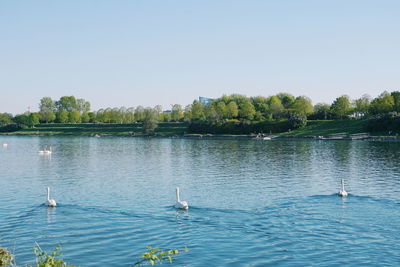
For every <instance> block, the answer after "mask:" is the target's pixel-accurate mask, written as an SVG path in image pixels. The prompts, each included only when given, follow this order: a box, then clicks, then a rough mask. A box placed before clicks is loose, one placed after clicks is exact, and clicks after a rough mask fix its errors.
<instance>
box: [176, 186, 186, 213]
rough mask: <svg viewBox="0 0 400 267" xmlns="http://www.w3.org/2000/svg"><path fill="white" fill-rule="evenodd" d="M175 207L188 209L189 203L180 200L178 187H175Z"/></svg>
mask: <svg viewBox="0 0 400 267" xmlns="http://www.w3.org/2000/svg"><path fill="white" fill-rule="evenodd" d="M175 208H177V209H184V210H187V209H189V205H188V203H187V202H186V201H181V199H180V197H179V187H177V188H176V203H175Z"/></svg>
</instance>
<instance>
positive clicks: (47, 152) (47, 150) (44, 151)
mask: <svg viewBox="0 0 400 267" xmlns="http://www.w3.org/2000/svg"><path fill="white" fill-rule="evenodd" d="M51 153H52V151H51V147H50V149H47V147H45V149H44V150H39V154H47V155H49V154H51Z"/></svg>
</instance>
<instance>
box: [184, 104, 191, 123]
mask: <svg viewBox="0 0 400 267" xmlns="http://www.w3.org/2000/svg"><path fill="white" fill-rule="evenodd" d="M183 119H184V120H185V121H190V120H191V119H192V105H186V107H185V110H184V111H183Z"/></svg>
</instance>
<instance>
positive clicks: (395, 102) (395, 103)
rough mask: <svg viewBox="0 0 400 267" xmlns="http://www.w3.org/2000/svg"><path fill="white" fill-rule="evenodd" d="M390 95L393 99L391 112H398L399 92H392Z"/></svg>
mask: <svg viewBox="0 0 400 267" xmlns="http://www.w3.org/2000/svg"><path fill="white" fill-rule="evenodd" d="M390 95H391V96H392V97H393V110H394V111H396V112H400V92H399V91H393V92H391V93H390Z"/></svg>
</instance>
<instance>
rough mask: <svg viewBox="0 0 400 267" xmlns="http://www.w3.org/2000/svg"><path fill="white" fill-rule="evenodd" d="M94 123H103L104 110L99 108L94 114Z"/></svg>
mask: <svg viewBox="0 0 400 267" xmlns="http://www.w3.org/2000/svg"><path fill="white" fill-rule="evenodd" d="M96 121H97V122H104V109H102V108H101V109H99V110H98V111H97V112H96Z"/></svg>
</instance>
